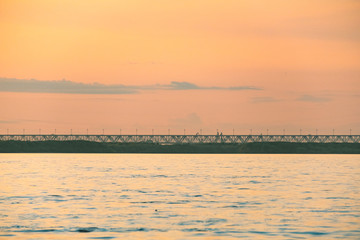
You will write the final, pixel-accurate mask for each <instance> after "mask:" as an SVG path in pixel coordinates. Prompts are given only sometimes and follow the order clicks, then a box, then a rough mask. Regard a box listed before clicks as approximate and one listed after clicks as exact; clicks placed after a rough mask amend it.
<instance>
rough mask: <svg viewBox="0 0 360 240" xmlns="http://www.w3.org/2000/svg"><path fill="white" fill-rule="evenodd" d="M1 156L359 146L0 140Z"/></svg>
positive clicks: (356, 148) (334, 150)
mask: <svg viewBox="0 0 360 240" xmlns="http://www.w3.org/2000/svg"><path fill="white" fill-rule="evenodd" d="M0 153H155V154H160V153H165V154H172V153H173V154H177V153H183V154H360V143H291V142H262V143H261V142H255V143H243V144H230V143H211V144H205V143H197V144H172V145H161V144H156V143H103V142H90V141H39V142H36V141H34V142H25V141H0Z"/></svg>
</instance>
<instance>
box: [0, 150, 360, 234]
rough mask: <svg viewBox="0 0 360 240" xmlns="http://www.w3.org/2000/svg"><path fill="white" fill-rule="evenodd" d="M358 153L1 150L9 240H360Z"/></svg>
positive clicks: (0, 188)
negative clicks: (82, 152)
mask: <svg viewBox="0 0 360 240" xmlns="http://www.w3.org/2000/svg"><path fill="white" fill-rule="evenodd" d="M359 160H360V159H359V156H358V155H220V154H219V155H165V154H163V155H146V154H140V155H136V154H133V155H131V154H93V155H91V154H1V155H0V169H1V178H0V206H1V208H0V219H1V221H0V239H49V238H51V239H64V238H68V239H69V238H71V239H113V238H122V239H189V238H200V239H202V238H206V239H219V238H221V239H223V238H224V239H226V238H229V239H231V238H245V239H299V238H300V239H307V238H313V237H316V238H323V239H336V238H337V239H338V238H340V239H358V237H359V235H360V231H359V226H360V222H359V221H360V208H359V199H360V195H359V190H360V188H359V186H360V175H359V172H360V171H359V170H360V161H359Z"/></svg>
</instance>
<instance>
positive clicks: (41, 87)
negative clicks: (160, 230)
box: [0, 78, 137, 94]
mask: <svg viewBox="0 0 360 240" xmlns="http://www.w3.org/2000/svg"><path fill="white" fill-rule="evenodd" d="M0 91H2V92H37V93H73V94H132V93H136V92H137V91H136V89H134V88H131V87H129V86H125V85H104V84H101V83H92V84H87V83H77V82H72V81H68V80H65V79H64V80H58V81H39V80H35V79H30V80H26V79H15V78H13V79H11V78H1V79H0Z"/></svg>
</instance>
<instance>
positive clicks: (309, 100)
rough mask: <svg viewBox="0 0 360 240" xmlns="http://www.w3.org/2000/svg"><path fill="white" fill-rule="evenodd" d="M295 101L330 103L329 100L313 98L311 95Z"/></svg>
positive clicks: (305, 95)
mask: <svg viewBox="0 0 360 240" xmlns="http://www.w3.org/2000/svg"><path fill="white" fill-rule="evenodd" d="M296 100H297V101H302V102H328V101H331V98H327V97H315V96H312V95H308V94H304V95H302V96H301V97H299V98H297V99H296Z"/></svg>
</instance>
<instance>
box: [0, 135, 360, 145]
mask: <svg viewBox="0 0 360 240" xmlns="http://www.w3.org/2000/svg"><path fill="white" fill-rule="evenodd" d="M0 141H28V142H35V141H91V142H108V143H158V144H187V143H233V144H240V143H254V142H291V143H360V135H56V134H48V135H15V134H14V135H13V134H8V135H0Z"/></svg>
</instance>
